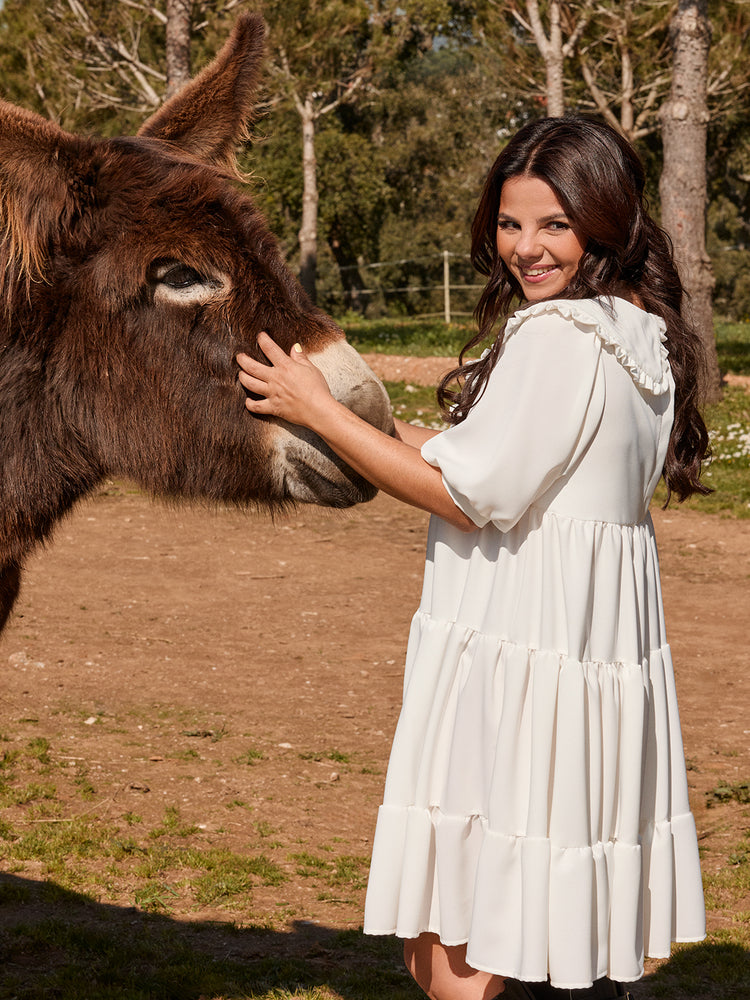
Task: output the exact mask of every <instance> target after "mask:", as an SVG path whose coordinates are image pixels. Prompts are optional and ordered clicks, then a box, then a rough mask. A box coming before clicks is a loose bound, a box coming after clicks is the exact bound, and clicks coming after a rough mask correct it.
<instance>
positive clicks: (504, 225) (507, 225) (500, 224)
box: [497, 219, 518, 230]
mask: <svg viewBox="0 0 750 1000" xmlns="http://www.w3.org/2000/svg"><path fill="white" fill-rule="evenodd" d="M497 228H498V229H503V230H511V229H517V228H518V227H517V225H516V223H515V222H511V221H510V219H498V220H497Z"/></svg>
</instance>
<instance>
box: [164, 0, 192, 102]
mask: <svg viewBox="0 0 750 1000" xmlns="http://www.w3.org/2000/svg"><path fill="white" fill-rule="evenodd" d="M192 7H193V3H192V0H167V25H166V28H167V92H166V96H167V97H171V96H172V94H174V93H176V92H177V91H178V90H179V89H180V87H183V86H184V85H185V84H186V83H187V82H188V80H189V79H190V26H191V20H192V16H191V15H192Z"/></svg>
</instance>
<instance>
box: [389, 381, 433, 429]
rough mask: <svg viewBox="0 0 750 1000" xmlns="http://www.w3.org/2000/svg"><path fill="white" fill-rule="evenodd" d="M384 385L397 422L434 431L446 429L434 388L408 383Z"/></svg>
mask: <svg viewBox="0 0 750 1000" xmlns="http://www.w3.org/2000/svg"><path fill="white" fill-rule="evenodd" d="M384 385H385V388H386V391H387V392H388V398H389V399H390V401H391V406H392V407H393V412H394V414H395V416H397V417H398V418H399V420H405V421H406V422H407V423H409V424H417V425H418V426H421V427H431V428H433V429H434V430H443V429H444V428H445V427H446V424H445V422H444V421H443V418H442V416H441V413H440V409H439V407H438V405H437V399H436V397H435V386H425V385H411V384H410V383H409V382H385V383H384Z"/></svg>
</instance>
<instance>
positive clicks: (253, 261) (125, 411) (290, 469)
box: [0, 16, 392, 620]
mask: <svg viewBox="0 0 750 1000" xmlns="http://www.w3.org/2000/svg"><path fill="white" fill-rule="evenodd" d="M263 35H264V29H263V24H262V21H261V20H260V18H258V17H254V16H244V17H241V18H240V19H239V20H238V22H237V24H236V26H235V29H234V31H233V33H232V35H231V37H230V39H229V41H228V42H227V43H226V45H225V46H224V48H223V49H222V51H221V53H220V54H219V56H218V57H217V58H216V60H215V61H214V62H213V63H212V64H211V65H210V66H208V67H207V68H206V69H205V70H204V71H203V73H201V74H200V75H199V76H198V77H197V78H196V79H195V80H194V81H193V82H192V83H190V84H189V85H188V86H187V87H186V88H185V89H184V90H182V91H181V92H180V93H178V94H177V95H176V96H175V97H173V98H172V99H171V100H170V101H169V102H167V103H166V104H165V105H164V106H163V107H162V108H161V110H159V111H158V112H157V113H156V114H155V115H154V116H153V117H152V118H151V119H149V121H147V122H146V123H145V125H144V126H143V127H142V128H141V130H140V132H139V133H138V135H137V136H135V137H131V138H120V139H112V140H103V139H87V138H81V137H77V136H73V135H70V134H67V133H65V132H63V131H62V130H61V129H59V128H58V127H57V126H55V125H53V124H51V123H50V122H47V121H46V120H44V119H42V118H39V117H38V116H36V115H33V114H31V113H29V112H27V111H23V110H21V109H19V108H16V107H13V106H12V105H9V104H6V103H4V102H0V285H1V287H0V293H1V294H2V302H0V449H1V451H0V575H1V574H2V567H3V565H4V566H6V567H10V566H15V568H16V571H17V569H18V566H19V565H20V561H21V559H22V558H23V556H24V555H25V553H26V552H27V551H28V549H29V548H30V547H31V545H32V544H33V543H34V542H35V541H37V540H39V539H40V538H42V537H44V535H45V534H47V532H48V531H49V530H50V528H51V527H52V525H53V524H54V522H55V520H56V519H57V518H58V517H60V516H61V514H63V513H64V512H65V510H67V509H68V508H69V507H70V505H71V504H72V503H73V502H74V501H75V500H76V499H77V498H78V497H79V496H81V495H83V494H84V493H85V492H86V491H87V490H89V489H90V488H91V487H92V486H93V485H95V484H96V483H97V482H99V481H100V480H101V479H102V477H103V476H105V475H122V476H127V477H130V478H133V479H135V480H136V481H137V482H139V483H141V484H142V485H143V486H144V487H146V488H147V489H149V490H151V491H152V492H154V493H157V494H163V495H168V496H174V497H205V498H208V499H212V500H220V501H230V502H236V503H259V504H261V505H264V506H268V507H273V506H274V505H279V504H284V503H287V502H294V501H297V500H301V501H307V502H312V503H318V504H324V505H329V506H341V507H343V506H349V505H351V504H354V503H357V502H359V501H362V500H366V499H369V498H370V497H372V495H373V493H374V490H373V489H372V488H371V487H370V486H369V484H367V483H365V482H364V481H363V480H362V479H361V478H360V477H359V476H358V475H356V474H355V473H354V472H353V471H352V470H351V469H349V468H348V467H347V466H346V465H344V464H343V463H342V462H341V461H340V460H339V459H338V458H337V457H336V456H334V455H333V454H332V453H331V452H330V451H329V450H328V448H327V447H326V446H325V445H324V444H323V442H322V441H320V440H319V439H318V438H316V437H315V435H313V434H311V433H309V432H307V431H302V430H300V429H299V428H293V427H290V426H285V425H284V424H283V423H282V422H280V421H277V420H274V419H270V418H259V417H254V416H252V415H250V414H249V413H248V411H247V410H246V409H245V407H244V397H245V391H244V389H242V387H241V386H240V385H239V382H238V380H237V374H238V368H237V364H236V362H235V356H236V355H237V353H238V352H240V351H244V352H246V353H249V354H251V355H255V356H256V357H257V356H258V348H257V344H256V336H257V334H258V332H259V331H260V330H267V331H268V332H269V333H270V334H271V335H272V336H273V337H274V338H275V339H276V340H277V341H278V342H279V344H281V345H282V346H283V347H284V348H285V349H287V350H288V349H289V348H290V347H291V345H292V344H293V343H294V342H295V341H299V342H300V343H301V344H302V345H303V346H304V347H305V348H306V351H307V353H309V355H310V357H311V359H312V360H313V361H314V362H315V363H316V364H318V365H319V367H321V368H322V369H323V371H324V373H325V375H326V378H327V379H328V381H329V384H330V386H331V389H332V391H333V393H334V395H336V396H337V398H339V399H340V400H341V401H342V402H344V403H346V405H348V406H350V407H351V408H352V409H353V410H355V411H356V412H357V413H359V414H360V415H361V416H363V417H365V418H366V419H368V420H370V421H371V422H372V423H374V424H375V425H376V426H378V427H381V428H382V429H384V430H386V431H390V430H391V428H392V420H391V415H390V407H389V405H388V401H387V397H386V395H385V392H384V390H383V388H382V386H381V385H380V383H379V382H378V381H377V379H376V378H375V377H374V376H373V375H372V373H371V372H370V370H369V369H368V368H367V367H366V365H364V363H363V362H361V360H360V359H359V357H358V355H357V354H356V352H355V351H354V350H353V349H352V348H350V347H349V346H348V345H347V344H346V342H345V341H344V338H343V335H342V333H341V331H340V330H338V329H337V328H336V326H335V325H334V324H333V323H332V322H331V321H330V320H329V319H328V318H327V317H326V316H325V315H323V314H322V313H321V312H320V311H318V310H317V309H315V308H314V307H313V306H312V304H311V303H310V302H309V300H308V299H307V298H306V296H305V295H304V294H303V292H302V291H301V289H300V287H299V285H298V284H297V282H296V281H295V279H294V278H293V277H292V275H291V274H290V273H289V271H288V270H287V268H286V266H285V265H284V262H283V260H282V257H281V255H280V252H279V250H278V247H277V244H276V242H275V240H274V238H273V237H272V236H271V234H270V233H269V231H268V229H267V227H266V224H265V222H264V221H263V219H262V218H261V216H260V215H259V213H258V211H257V210H256V209H255V208H254V206H253V204H252V202H251V201H250V200H249V198H248V197H247V196H246V195H245V194H244V193H243V192H242V191H241V188H240V185H239V184H238V183H237V170H236V165H235V160H234V150H235V148H236V145H237V143H238V141H239V140H241V138H242V137H243V134H244V129H245V127H246V123H247V121H248V119H249V117H250V115H251V113H252V101H253V92H254V89H255V86H256V83H257V79H258V75H259V64H260V61H261V58H262V49H263ZM2 587H3V584H2V580H0V595H1V593H2ZM11 589H12V588H11ZM0 603H2V601H0ZM1 619H2V608H0V620H1Z"/></svg>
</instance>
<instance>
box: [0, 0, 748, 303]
mask: <svg viewBox="0 0 750 1000" xmlns="http://www.w3.org/2000/svg"><path fill="white" fill-rule="evenodd" d="M685 2H687V0H682V2H679V3H678V0H479V2H476V3H468V0H401V2H397V0H354V2H344V0H331V2H326V3H323V2H322V0H312V2H309V3H302V2H301V0H286V2H285V0H266V2H265V3H263V4H262V9H263V12H264V14H265V16H266V19H267V21H268V23H269V67H268V72H267V75H266V81H267V82H266V90H265V94H264V95H263V100H262V107H263V110H264V114H263V115H262V117H261V118H260V120H259V121H258V122H257V123H256V126H255V136H254V139H253V141H252V142H251V143H250V145H249V147H248V149H247V151H246V155H245V165H246V167H247V168H248V169H249V170H250V171H251V172H252V174H253V183H254V185H255V195H256V198H257V199H258V200H259V201H260V202H261V204H262V206H263V207H264V209H265V211H266V213H267V214H268V215H269V217H270V221H271V224H272V226H273V227H274V229H275V231H276V232H277V233H278V235H279V237H280V239H281V242H282V246H283V247H284V249H285V252H286V254H287V256H288V258H289V260H290V262H291V263H292V265H293V266H295V267H297V268H298V270H299V272H300V275H301V277H302V280H303V282H304V283H305V285H306V287H307V288H308V290H309V291H310V292H311V293H312V294H317V296H318V300H319V302H320V303H321V305H323V306H324V307H325V308H328V309H331V310H333V311H340V310H341V309H344V308H357V309H362V310H365V309H367V310H370V311H371V312H372V311H373V310H374V309H376V308H382V307H383V302H384V299H383V297H382V296H381V297H379V298H377V299H376V297H375V296H373V295H371V294H369V290H370V289H371V288H372V287H373V285H377V284H378V277H379V276H381V275H385V274H386V272H385V271H384V270H382V271H381V270H379V271H364V270H363V268H364V266H365V265H367V264H370V263H374V262H376V261H384V260H388V261H395V262H398V261H404V260H405V259H406V258H410V259H412V263H410V264H408V265H407V264H405V263H401V264H399V263H394V264H393V265H392V266H391V268H390V269H389V270H388V272H387V284H389V285H391V286H397V287H406V286H409V285H415V284H429V283H430V281H432V280H434V279H435V277H436V271H435V264H434V263H433V261H437V259H438V255H439V254H440V253H441V252H442V251H443V250H449V251H451V252H453V253H455V254H458V255H461V254H464V253H465V252H466V251H467V249H468V227H469V221H470V218H471V213H472V210H473V206H474V203H475V201H476V197H477V194H478V192H479V189H480V186H481V182H482V177H483V174H484V172H485V171H486V169H487V167H488V166H489V164H490V163H491V161H492V159H493V158H494V156H495V155H496V153H497V151H498V149H499V148H500V145H501V143H502V142H503V141H504V140H505V138H506V137H507V135H508V134H509V133H510V132H511V131H513V130H514V129H515V128H516V127H517V126H518V125H519V124H520V123H522V122H523V121H524V120H526V119H528V118H529V117H532V116H535V115H538V114H543V113H546V112H547V111H559V110H561V108H565V109H570V110H586V111H593V112H596V113H599V114H601V115H602V116H603V117H605V118H606V119H607V120H609V121H610V122H611V123H612V124H614V125H615V126H616V127H618V128H620V129H621V130H622V131H623V132H624V133H625V134H626V135H627V136H628V137H629V138H631V139H632V140H633V141H635V142H636V144H637V145H638V146H639V149H640V151H641V153H642V155H643V156H644V159H645V161H646V163H647V166H648V171H649V194H650V197H651V201H652V207H653V208H655V209H656V210H657V211H658V210H659V208H660V202H661V199H662V196H663V195H662V194H660V190H659V178H660V176H661V174H662V168H663V148H662V122H661V121H660V118H659V110H660V108H661V107H662V106H665V107H667V108H668V107H670V106H673V105H674V100H675V98H674V94H673V93H672V90H671V88H672V86H673V76H672V65H673V53H672V49H671V47H670V34H669V25H670V18H671V16H672V14H673V13H674V12H675V11H676V10H679V9H680V8H681V7H683V6H684V4H685ZM695 2H696V3H697V2H698V0H695ZM702 3H703V6H705V7H706V8H707V14H708V17H709V20H710V21H711V25H712V28H713V33H712V42H711V47H710V50H709V57H708V70H707V82H706V95H707V107H708V114H709V116H710V117H709V121H708V123H707V128H708V156H707V159H706V167H707V172H706V182H707V190H708V206H709V207H708V215H707V219H708V230H707V248H708V253H709V254H710V256H711V259H712V262H713V266H714V271H715V275H716V287H715V293H714V299H715V304H716V307H717V308H718V309H719V310H720V311H721V313H722V314H724V315H727V316H729V317H744V316H747V315H748V314H750V277H748V275H749V274H750V268H748V266H747V265H748V264H749V263H750V250H749V249H748V247H750V232H749V231H748V228H749V226H750V223H748V221H747V220H748V219H749V218H750V211H749V209H750V139H748V138H747V136H748V135H750V132H749V131H748V128H747V125H748V120H749V119H750V96H749V91H748V83H747V80H746V70H745V63H746V57H747V47H748V29H749V26H750V5H748V4H747V3H745V2H743V0H729V2H720V0H702ZM260 6H261V4H260V0H5V4H4V6H3V7H2V8H1V9H0V81H2V83H1V84H0V92H1V93H2V96H4V97H5V98H7V99H9V100H12V101H16V102H18V103H20V104H24V105H26V106H28V107H32V108H34V109H35V110H37V111H39V112H41V113H42V114H45V115H47V116H50V117H52V118H54V119H55V120H57V121H59V122H60V123H61V124H62V125H63V126H64V127H66V128H69V129H75V130H82V131H89V132H100V133H104V134H112V133H114V132H120V131H123V132H127V131H132V130H135V129H136V128H137V127H138V125H139V124H140V122H141V121H142V120H143V118H144V117H145V116H147V115H148V114H150V113H151V112H152V111H153V109H154V108H155V107H156V105H157V104H158V103H159V102H160V101H161V100H162V99H163V96H164V94H165V92H166V91H167V89H168V88H170V87H174V86H177V85H178V84H179V81H180V79H181V78H182V77H183V76H184V74H185V72H186V70H187V68H188V67H190V69H191V70H192V72H196V71H197V70H199V69H200V68H201V66H202V65H203V64H204V63H205V61H206V60H207V59H208V58H209V57H210V56H211V55H212V54H213V53H214V52H215V51H216V49H217V48H218V46H219V44H220V42H221V40H223V38H224V37H225V36H226V34H227V31H228V28H229V24H230V22H231V20H232V18H233V17H234V16H235V15H236V13H237V12H238V11H239V10H241V9H244V10H247V9H256V8H258V7H260ZM188 26H189V33H188V32H187V29H188ZM187 41H189V46H188V45H187V44H186V43H187ZM668 98H669V100H668ZM699 117H700V114H699ZM664 131H665V138H666V139H667V145H668V143H669V138H668V137H667V135H666V133H667V128H666V127H665V129H664ZM683 145H684V144H683V143H682V141H681V140H680V141H679V142H678V143H677V147H676V148H677V149H678V151H679V150H680V149H681V148H682V147H683ZM668 159H669V154H668ZM678 187H679V184H678ZM665 190H666V188H664V187H663V188H662V191H665ZM663 197H664V202H665V206H664V207H665V209H667V210H668V206H667V200H668V199H667V197H666V195H664V196H663ZM689 214H690V215H691V217H692V218H697V217H698V215H699V214H700V213H699V209H696V208H691V209H689ZM670 225H673V224H672V223H670ZM701 252H702V251H699V258H700V254H701ZM415 258H416V260H414V259H415ZM456 266H457V265H456ZM466 279H467V280H470V276H469V275H468V274H467V275H466ZM384 283H385V282H384ZM366 285H367V286H368V287H367V288H365V286H366ZM376 302H377V303H379V305H378V306H376ZM387 305H388V307H389V308H391V309H393V308H398V307H399V305H400V307H401V308H422V307H423V305H424V303H423V302H421V301H420V298H419V295H418V294H417V293H409V294H399V295H398V296H397V297H392V298H390V299H389V300H388V301H387Z"/></svg>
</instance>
